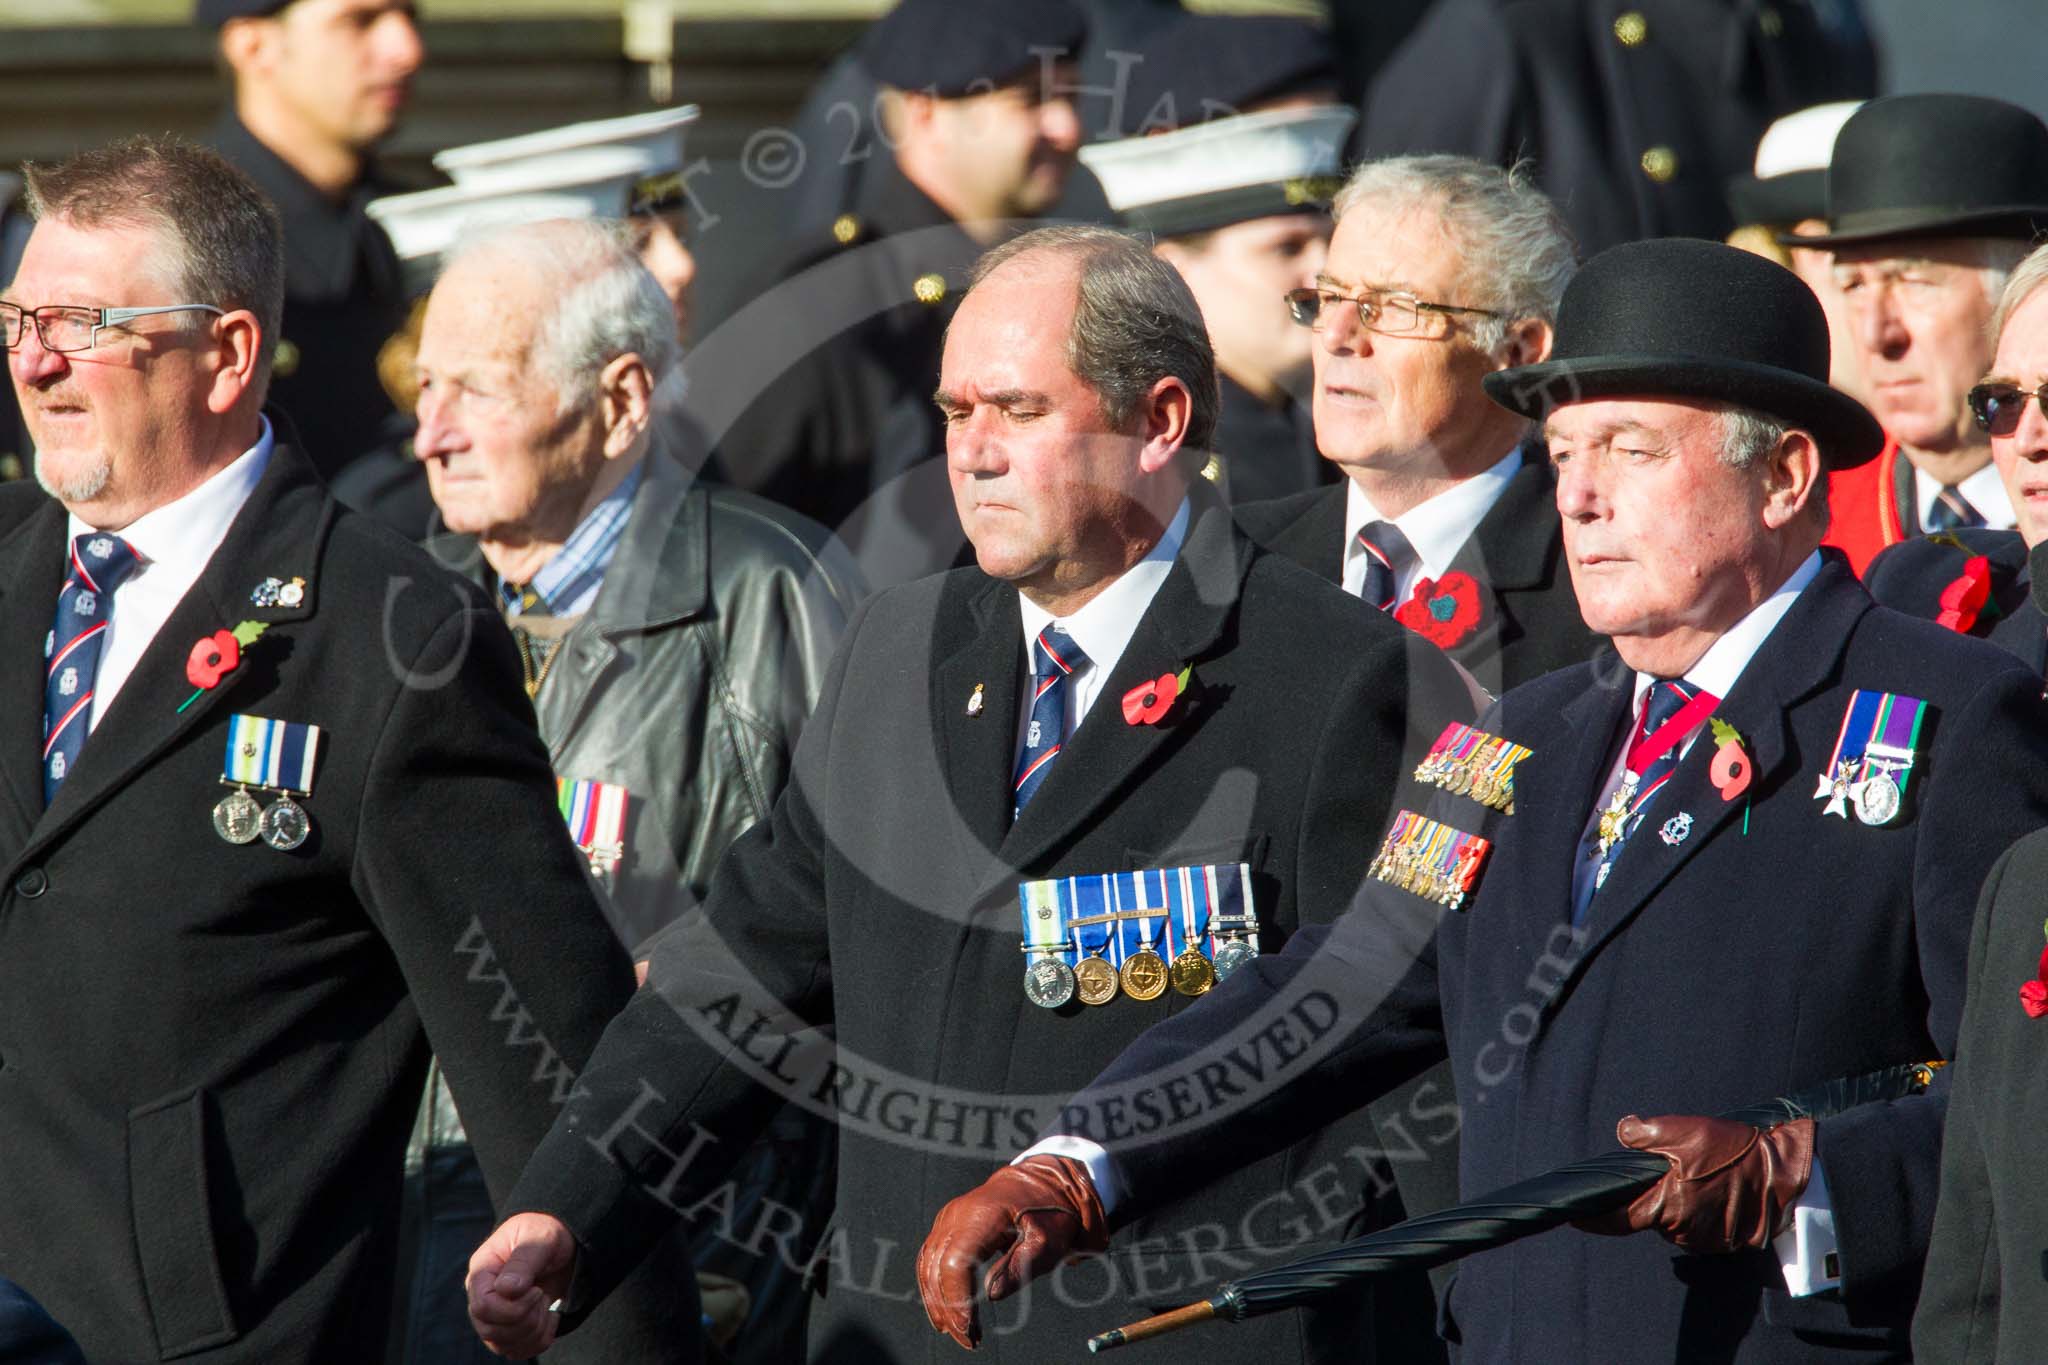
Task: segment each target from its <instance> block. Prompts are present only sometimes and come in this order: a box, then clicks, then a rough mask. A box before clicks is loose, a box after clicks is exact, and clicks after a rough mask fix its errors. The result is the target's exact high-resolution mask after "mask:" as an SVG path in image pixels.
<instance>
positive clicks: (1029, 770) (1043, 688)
mask: <svg viewBox="0 0 2048 1365" xmlns="http://www.w3.org/2000/svg"><path fill="white" fill-rule="evenodd" d="M1087 666H1088V656H1087V655H1086V654H1083V653H1082V652H1081V646H1079V645H1077V644H1075V643H1074V639H1073V637H1072V636H1070V635H1068V634H1067V633H1066V632H1065V631H1063V630H1061V629H1060V628H1059V627H1058V626H1056V625H1055V626H1047V627H1046V628H1045V629H1044V630H1041V631H1039V632H1038V639H1037V640H1036V641H1035V642H1034V643H1033V644H1032V646H1031V718H1030V720H1028V721H1027V722H1025V726H1024V749H1023V752H1022V753H1020V754H1018V756H1017V804H1016V806H1015V807H1014V809H1013V810H1012V811H1011V818H1012V819H1015V818H1016V817H1017V815H1018V814H1019V813H1021V812H1022V811H1023V809H1024V807H1025V805H1026V804H1027V803H1029V802H1030V800H1031V798H1032V797H1033V796H1034V795H1035V794H1036V793H1037V791H1038V788H1039V786H1040V785H1041V784H1043V783H1044V781H1045V775H1046V773H1047V772H1049V771H1051V769H1052V761H1053V759H1055V758H1057V757H1058V756H1059V752H1060V747H1061V745H1063V744H1064V743H1065V742H1066V727H1067V678H1068V676H1069V675H1070V674H1072V673H1074V672H1076V671H1077V670H1079V669H1083V668H1086V667H1087Z"/></svg>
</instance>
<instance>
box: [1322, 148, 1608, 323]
mask: <svg viewBox="0 0 2048 1365" xmlns="http://www.w3.org/2000/svg"><path fill="white" fill-rule="evenodd" d="M1367 204H1370V205H1371V206H1372V207H1374V208H1376V209H1385V208H1393V209H1401V208H1411V207H1425V206H1426V207H1429V208H1433V209H1435V210H1436V212H1437V214H1438V216H1439V217H1440V218H1441V219H1442V221H1443V225H1444V227H1445V228H1446V229H1447V230H1448V231H1449V232H1450V234H1451V236H1452V238H1453V240H1454V241H1455V243H1456V245H1457V249H1458V261H1459V272H1458V273H1459V279H1460V282H1461V286H1462V291H1463V293H1464V297H1462V298H1457V299H1438V300H1431V302H1439V303H1454V304H1461V305H1466V306H1470V307H1476V308H1490V309H1493V310H1495V311H1496V312H1499V313H1502V314H1504V315H1505V316H1503V317H1498V318H1482V317H1474V318H1471V319H1470V322H1469V325H1470V328H1471V334H1472V338H1473V340H1474V342H1476V343H1477V344H1478V346H1479V348H1480V349H1481V350H1483V351H1485V352H1487V353H1488V354H1489V355H1492V354H1497V353H1498V352H1499V350H1500V348H1501V346H1502V345H1503V344H1504V343H1505V342H1506V340H1507V334H1508V329H1509V328H1510V327H1511V326H1513V325H1514V324H1515V323H1517V322H1520V321H1523V320H1524V319H1529V318H1535V319H1538V320H1540V321H1542V322H1546V323H1551V324H1555V323H1556V321H1557V306H1558V302H1559V301H1560V300H1561V299H1563V298H1564V287H1565V286H1566V285H1567V284H1569V283H1571V278H1572V274H1573V272H1574V271H1576V270H1577V269H1578V247H1577V244H1576V243H1575V242H1574V241H1573V239H1572V232H1571V229H1570V228H1569V227H1567V226H1566V225H1565V221H1564V216H1563V215H1562V214H1560V213H1559V212H1558V211H1557V205H1556V204H1554V203H1552V202H1551V200H1550V196H1549V195H1547V194H1545V193H1544V192H1543V191H1542V190H1540V189H1538V188H1537V187H1536V179H1535V175H1534V172H1533V171H1532V169H1531V166H1530V163H1529V162H1527V161H1518V162H1516V163H1515V164H1514V165H1513V166H1511V167H1509V168H1508V169H1506V170H1502V169H1501V168H1500V167H1498V166H1495V165H1491V164H1490V163H1488V162H1484V161H1478V160H1474V159H1473V158H1471V157H1468V156H1448V155H1431V156H1389V157H1382V158H1380V159H1379V160H1376V161H1367V162H1365V163H1363V164H1361V165H1360V166H1359V167H1358V168H1357V169H1355V170H1353V171H1352V172H1351V178H1350V179H1349V180H1346V181H1345V182H1344V188H1343V189H1341V190H1339V191H1337V197H1336V199H1335V200H1333V201H1332V202H1331V204H1330V212H1331V214H1332V215H1334V216H1335V218H1336V219H1337V221H1339V222H1342V221H1343V218H1344V215H1345V214H1347V213H1349V212H1350V211H1351V210H1353V209H1355V208H1358V207H1360V206H1362V205H1367Z"/></svg>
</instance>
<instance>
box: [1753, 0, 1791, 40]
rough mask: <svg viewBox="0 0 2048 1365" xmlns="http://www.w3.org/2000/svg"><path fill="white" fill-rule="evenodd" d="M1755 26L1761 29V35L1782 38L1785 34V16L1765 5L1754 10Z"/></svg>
mask: <svg viewBox="0 0 2048 1365" xmlns="http://www.w3.org/2000/svg"><path fill="white" fill-rule="evenodd" d="M1756 26H1757V27H1758V28H1759V29H1761V30H1762V31H1763V35H1764V37H1766V38H1782V37H1784V36H1785V17H1784V16H1783V15H1781V14H1779V13H1778V12H1777V11H1776V10H1774V9H1772V8H1771V7H1770V6H1769V5H1765V6H1764V7H1763V8H1762V9H1760V10H1758V11H1757V12H1756Z"/></svg>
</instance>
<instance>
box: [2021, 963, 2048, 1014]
mask: <svg viewBox="0 0 2048 1365" xmlns="http://www.w3.org/2000/svg"><path fill="white" fill-rule="evenodd" d="M2020 1008H2021V1009H2023V1010H2025V1011H2026V1012H2027V1018H2029V1019H2039V1018H2040V1017H2041V1016H2042V1015H2044V1014H2048V948H2043V949H2042V950H2041V961H2040V963H2039V964H2038V965H2037V966H2036V967H2035V968H2034V979H2033V980H2032V981H2029V982H2027V983H2026V984H2025V985H2023V986H2021V987H2020Z"/></svg>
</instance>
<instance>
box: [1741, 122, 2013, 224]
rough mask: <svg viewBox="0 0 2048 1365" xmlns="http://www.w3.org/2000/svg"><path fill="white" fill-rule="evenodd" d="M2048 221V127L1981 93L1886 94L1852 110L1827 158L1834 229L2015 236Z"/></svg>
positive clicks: (1830, 220)
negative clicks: (1830, 156)
mask: <svg viewBox="0 0 2048 1365" xmlns="http://www.w3.org/2000/svg"><path fill="white" fill-rule="evenodd" d="M2044 229H2048V125H2044V124H2043V123H2042V122H2041V120H2040V119H2038V118H2036V117H2035V116H2034V115H2033V114H2031V113H2029V112H2028V111H2027V110H2025V109H2022V108H2020V107H2019V106H2018V105H2016V104H2007V103H2006V102H2005V101H2004V100H1994V99H1986V98H1984V97H1983V96H1981V95H1888V96H1886V97H1885V98H1883V99H1875V100H1872V101H1870V103H1868V104H1866V105H1864V106H1863V107H1862V108H1861V109H1858V110H1857V111H1856V112H1855V114H1853V115H1852V116H1851V117H1850V119H1849V121H1848V122H1847V123H1845V124H1843V125H1842V131H1841V133H1840V134H1839V135H1838V136H1837V137H1836V138H1835V151H1834V155H1833V157H1832V158H1831V159H1830V160H1829V162H1828V230H1827V232H1826V233H1825V234H1823V235H1821V236H1817V237H1798V238H1786V237H1780V238H1779V240H1780V241H1782V242H1786V243H1787V244H1788V245H1792V246H1847V245H1849V244H1851V243H1855V242H1871V241H1878V240H1881V239H1883V238H1886V237H1927V236H1942V237H2016V238H2019V239H2021V240H2023V241H2024V240H2031V239H2032V238H2033V237H2034V235H2035V234H2036V233H2037V232H2040V231H2042V230H2044Z"/></svg>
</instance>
